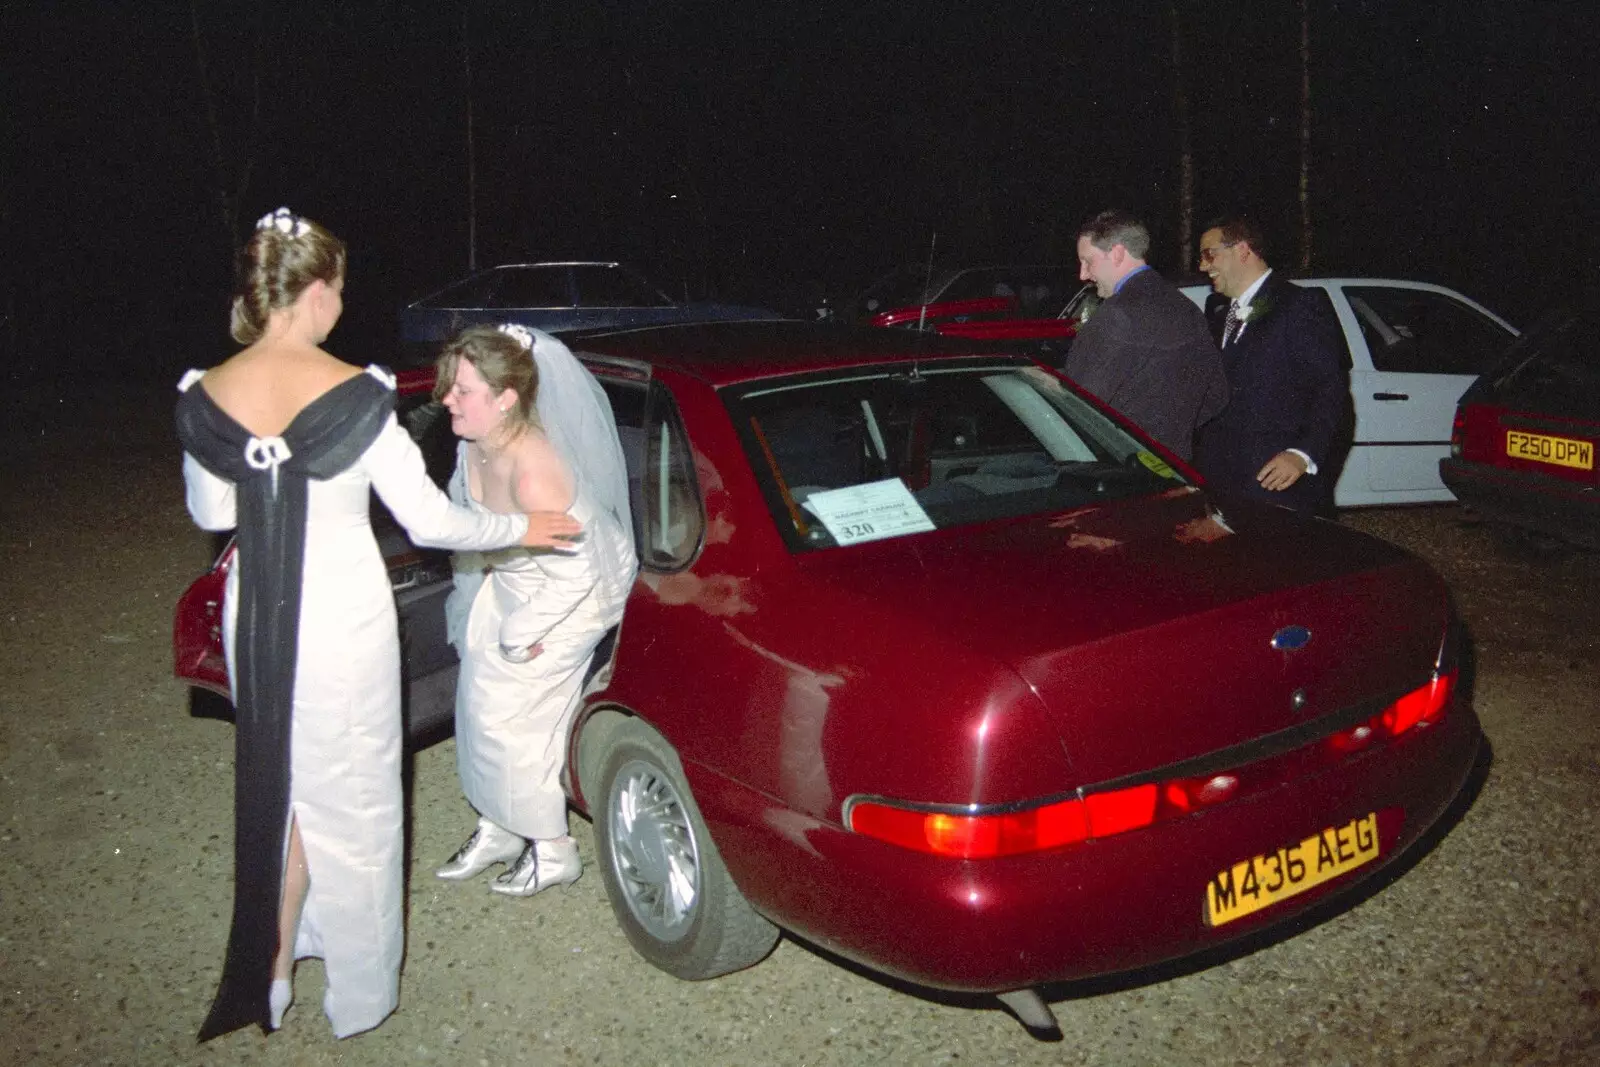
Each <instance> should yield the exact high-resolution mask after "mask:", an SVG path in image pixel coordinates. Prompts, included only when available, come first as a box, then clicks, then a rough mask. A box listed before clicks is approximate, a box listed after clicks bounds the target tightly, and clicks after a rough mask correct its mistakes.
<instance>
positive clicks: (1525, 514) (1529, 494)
mask: <svg viewBox="0 0 1600 1067" xmlns="http://www.w3.org/2000/svg"><path fill="white" fill-rule="evenodd" d="M1597 327H1600V313H1597V311H1596V309H1595V308H1594V307H1593V306H1590V307H1589V308H1587V309H1583V310H1570V311H1563V312H1559V313H1557V314H1555V315H1554V316H1552V317H1551V318H1549V319H1547V320H1546V321H1544V322H1543V323H1541V324H1540V325H1539V326H1538V327H1536V328H1535V329H1533V330H1530V331H1529V332H1528V333H1527V334H1525V335H1523V336H1522V338H1520V339H1519V340H1518V341H1517V342H1516V344H1514V345H1513V346H1512V347H1511V349H1510V351H1509V352H1508V353H1507V355H1506V358H1505V359H1504V360H1503V361H1502V363H1501V365H1500V367H1499V368H1498V369H1497V370H1495V371H1493V372H1491V373H1489V374H1486V375H1484V376H1483V377H1481V378H1479V379H1478V380H1477V381H1476V382H1474V383H1473V384H1472V385H1471V386H1469V387H1468V389H1467V391H1466V392H1465V393H1464V394H1462V397H1461V401H1460V403H1459V404H1458V405H1457V407H1456V419H1455V427H1454V430H1453V432H1452V433H1451V435H1450V455H1449V456H1448V457H1447V458H1445V459H1442V460H1440V461H1439V475H1440V477H1441V478H1442V479H1443V480H1444V484H1445V485H1446V486H1448V487H1449V489H1450V491H1451V492H1452V493H1454V494H1455V495H1456V497H1457V499H1459V500H1460V501H1461V502H1462V503H1463V504H1465V505H1467V506H1468V507H1469V508H1471V509H1472V510H1473V511H1475V512H1477V513H1478V514H1479V515H1481V516H1483V517H1484V518H1486V519H1488V520H1489V521H1491V522H1493V523H1495V524H1497V525H1498V526H1500V527H1502V528H1503V529H1504V530H1506V531H1507V532H1508V533H1509V534H1511V536H1512V538H1513V540H1516V541H1518V542H1519V543H1522V544H1529V545H1532V546H1534V547H1542V548H1550V547H1554V543H1555V542H1562V543H1567V544H1575V545H1582V546H1586V547H1588V548H1593V549H1600V467H1597V466H1596V463H1595V451H1596V446H1600V347H1597V345H1596V343H1595V337H1596V333H1595V331H1596V328H1597Z"/></svg>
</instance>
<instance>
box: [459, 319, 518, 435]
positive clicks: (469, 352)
mask: <svg viewBox="0 0 1600 1067" xmlns="http://www.w3.org/2000/svg"><path fill="white" fill-rule="evenodd" d="M462 360H466V361H467V362H468V363H470V364H472V367H473V369H474V370H476V371H477V372H478V375H479V377H481V378H482V379H483V380H484V381H485V382H487V383H488V384H489V390H490V392H491V393H493V394H495V395H499V394H500V393H502V392H504V391H505V390H507V389H515V390H516V391H517V403H516V407H515V409H514V410H515V412H516V415H517V417H518V418H520V420H521V421H523V422H525V423H528V424H529V425H532V426H537V425H539V409H538V407H537V406H536V405H535V400H536V399H537V397H538V393H539V368H538V367H537V366H536V365H535V364H534V361H533V350H532V349H530V348H527V347H525V346H524V345H523V344H522V342H521V341H519V340H517V339H516V338H515V337H512V336H511V335H510V334H506V333H502V332H501V331H500V329H499V328H498V327H495V326H469V327H467V328H466V329H465V330H462V331H461V332H460V333H459V334H457V335H456V336H455V339H454V340H452V341H451V342H450V343H449V344H447V345H445V346H444V348H443V349H442V350H441V351H440V352H439V358H438V360H436V361H435V362H434V365H433V366H434V372H435V384H434V387H433V398H434V399H435V400H443V399H444V398H445V394H446V393H448V392H450V390H451V388H452V387H453V386H454V385H455V384H456V371H457V370H458V369H459V368H460V366H461V361H462ZM507 414H508V415H509V414H510V412H508V413H507Z"/></svg>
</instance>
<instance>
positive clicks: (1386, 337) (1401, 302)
mask: <svg viewBox="0 0 1600 1067" xmlns="http://www.w3.org/2000/svg"><path fill="white" fill-rule="evenodd" d="M1295 284H1296V285H1300V286H1304V287H1305V288H1308V289H1319V290H1321V291H1322V292H1323V293H1324V294H1325V295H1326V296H1327V299H1328V301H1329V303H1330V304H1331V305H1332V310H1333V313H1334V316H1335V317H1336V318H1337V319H1338V321H1339V325H1340V328H1341V330H1342V332H1343V334H1344V340H1345V347H1346V348H1347V349H1348V354H1349V358H1350V393H1351V395H1352V397H1353V398H1354V400H1355V413H1356V427H1355V442H1354V446H1353V447H1352V448H1351V450H1350V456H1349V458H1348V459H1347V460H1346V461H1345V465H1344V472H1343V473H1342V474H1341V475H1340V476H1339V482H1338V484H1337V485H1336V486H1335V487H1334V503H1335V504H1336V505H1337V506H1339V507H1368V506H1372V505H1381V504H1425V503H1431V502H1435V501H1449V500H1454V499H1455V497H1454V496H1452V495H1451V493H1450V490H1448V489H1446V488H1445V486H1444V482H1442V481H1440V479H1439V460H1441V459H1443V458H1444V457H1445V456H1447V455H1449V454H1450V426H1451V423H1452V421H1453V420H1454V418H1455V413H1456V401H1457V399H1459V398H1460V396H1461V394H1462V393H1463V392H1465V391H1466V388H1467V386H1469V385H1471V384H1472V382H1473V380H1474V379H1475V378H1477V376H1478V375H1479V374H1481V373H1482V372H1483V371H1485V370H1487V369H1489V367H1490V365H1492V364H1493V363H1494V361H1495V359H1496V358H1497V357H1498V356H1499V355H1500V353H1501V352H1502V351H1503V350H1504V349H1505V347H1506V345H1507V344H1509V343H1510V342H1511V340H1512V339H1513V338H1515V337H1516V336H1517V331H1516V329H1515V328H1513V327H1512V326H1511V324H1510V323H1508V322H1506V321H1505V320H1504V319H1502V318H1501V317H1500V316H1498V315H1496V314H1495V313H1494V312H1492V311H1490V310H1489V309H1488V308H1486V307H1484V306H1483V305H1482V304H1479V303H1477V302H1475V301H1473V300H1470V299H1468V298H1467V297H1465V296H1462V295H1461V294H1460V293H1458V292H1456V291H1455V290H1453V289H1446V288H1445V287H1444V286H1442V285H1430V284H1428V283H1427V282H1408V281H1397V280H1393V279H1389V278H1297V279H1295ZM1183 292H1184V295H1185V296H1187V297H1188V298H1189V299H1190V300H1193V301H1194V302H1195V303H1196V304H1198V305H1199V306H1200V307H1201V308H1202V309H1203V308H1204V307H1205V306H1206V298H1207V297H1208V296H1211V295H1212V290H1211V287H1210V286H1209V285H1189V286H1185V287H1184V289H1183ZM1218 299H1219V300H1220V299H1221V297H1218Z"/></svg>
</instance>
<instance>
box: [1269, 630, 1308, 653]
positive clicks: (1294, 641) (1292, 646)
mask: <svg viewBox="0 0 1600 1067" xmlns="http://www.w3.org/2000/svg"><path fill="white" fill-rule="evenodd" d="M1310 643H1311V631H1310V630H1308V629H1306V628H1305V627H1304V626H1285V627H1284V628H1283V629H1281V630H1279V631H1278V632H1277V633H1275V634H1273V635H1272V647H1273V648H1275V649H1277V650H1278V651H1279V652H1297V651H1299V650H1300V649H1302V648H1305V647H1306V646H1307V645H1309V644H1310Z"/></svg>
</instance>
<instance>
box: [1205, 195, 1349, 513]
mask: <svg viewBox="0 0 1600 1067" xmlns="http://www.w3.org/2000/svg"><path fill="white" fill-rule="evenodd" d="M1266 256H1267V247H1266V244H1265V239H1264V238H1263V236H1262V233H1261V230H1260V228H1259V227H1258V226H1256V225H1255V223H1254V222H1252V221H1251V220H1250V219H1249V218H1247V217H1245V216H1242V215H1235V216H1230V217H1227V218H1224V219H1222V220H1220V221H1219V222H1217V223H1216V224H1215V225H1213V226H1212V227H1210V228H1209V229H1207V230H1206V231H1205V233H1203V234H1201V236H1200V269H1201V270H1203V271H1205V272H1206V274H1208V275H1210V277H1211V285H1212V287H1213V288H1214V289H1216V291H1217V292H1219V293H1221V294H1222V295H1223V296H1225V297H1227V298H1228V300H1229V304H1228V309H1227V313H1226V316H1225V318H1224V324H1223V331H1222V365H1223V369H1224V370H1225V371H1226V372H1227V375H1228V384H1229V387H1230V389H1231V398H1230V400H1229V401H1228V406H1227V408H1226V409H1224V411H1223V412H1222V414H1221V415H1220V416H1219V417H1217V418H1216V419H1214V420H1212V422H1211V423H1210V424H1209V425H1207V426H1206V427H1205V429H1204V430H1202V431H1201V432H1200V437H1199V441H1198V444H1197V446H1196V449H1195V466H1197V467H1198V468H1199V469H1200V473H1201V474H1204V475H1205V476H1206V480H1207V481H1208V482H1210V483H1211V484H1212V486H1213V487H1214V488H1216V489H1217V490H1218V491H1219V492H1223V493H1233V494H1237V495H1242V496H1246V497H1251V498H1253V499H1257V500H1265V501H1267V502H1269V503H1274V504H1281V505H1283V506H1284V507H1288V508H1292V509H1293V510H1295V511H1298V512H1303V513H1306V514H1311V513H1316V512H1325V511H1330V510H1331V509H1332V507H1333V482H1334V477H1333V474H1334V472H1333V470H1332V467H1333V465H1334V462H1335V456H1334V451H1335V448H1336V446H1337V444H1338V442H1339V439H1340V435H1341V432H1342V431H1343V429H1344V422H1345V421H1346V417H1347V412H1348V409H1349V395H1350V383H1349V380H1348V376H1347V374H1346V372H1345V367H1344V364H1343V361H1342V360H1341V359H1340V357H1339V343H1340V342H1339V335H1338V324H1337V323H1335V322H1333V321H1332V320H1331V318H1330V316H1328V315H1327V314H1326V313H1325V312H1324V311H1323V309H1322V307H1321V305H1319V304H1318V303H1317V302H1316V299H1315V296H1314V294H1313V293H1312V292H1310V291H1309V290H1305V289H1301V288H1300V287H1299V286H1297V285H1295V284H1293V283H1292V282H1290V281H1289V280H1288V279H1287V278H1285V277H1284V276H1283V275H1282V274H1280V273H1278V272H1276V271H1274V270H1273V269H1272V267H1271V266H1270V264H1269V263H1268V261H1267V258H1266Z"/></svg>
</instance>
